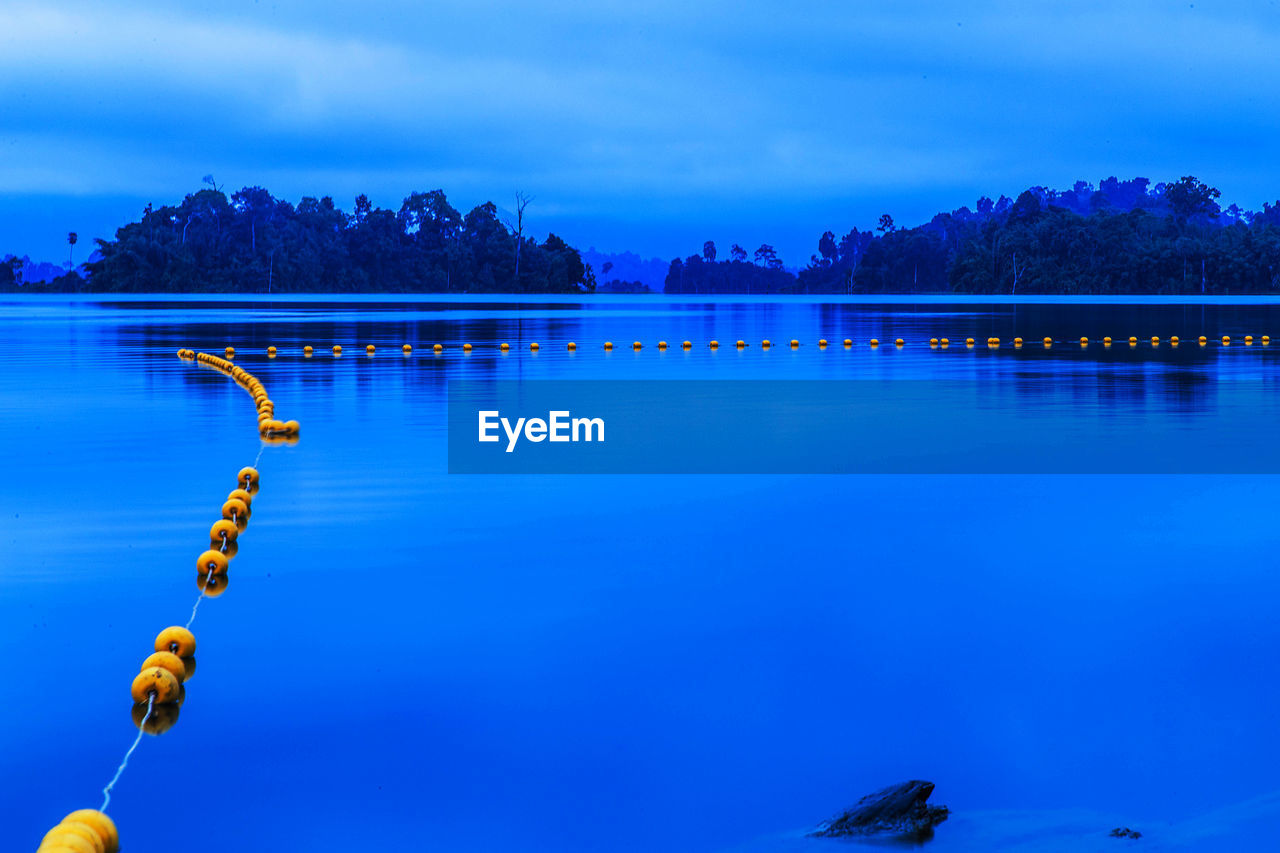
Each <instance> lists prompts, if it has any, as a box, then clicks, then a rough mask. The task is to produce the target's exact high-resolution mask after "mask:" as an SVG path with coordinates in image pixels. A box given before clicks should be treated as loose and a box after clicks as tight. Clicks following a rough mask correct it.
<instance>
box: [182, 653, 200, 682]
mask: <svg viewBox="0 0 1280 853" xmlns="http://www.w3.org/2000/svg"><path fill="white" fill-rule="evenodd" d="M178 660H180V661H182V683H183V684H186V683H187V682H188V681H190V680H191V676H193V675H195V674H196V659H195V658H178Z"/></svg>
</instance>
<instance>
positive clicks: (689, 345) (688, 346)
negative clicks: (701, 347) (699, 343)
mask: <svg viewBox="0 0 1280 853" xmlns="http://www.w3.org/2000/svg"><path fill="white" fill-rule="evenodd" d="M680 348H681V349H692V348H693V341H685V342H684V343H682V344H681V345H680Z"/></svg>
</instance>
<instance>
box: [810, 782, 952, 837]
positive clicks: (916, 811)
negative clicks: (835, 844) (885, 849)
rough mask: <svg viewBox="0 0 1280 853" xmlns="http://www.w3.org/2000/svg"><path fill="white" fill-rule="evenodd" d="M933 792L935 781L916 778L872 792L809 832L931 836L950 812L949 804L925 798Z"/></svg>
mask: <svg viewBox="0 0 1280 853" xmlns="http://www.w3.org/2000/svg"><path fill="white" fill-rule="evenodd" d="M932 793H933V783H932V782H923V781H920V780H919V779H913V780H912V781H910V782H902V783H900V784H897V785H890V786H889V787H888V788H885V789H884V790H883V791H876V792H875V793H874V794H868V795H867V796H865V797H863V798H862V799H860V800H858V802H856V803H854V804H853V805H852V806H850V807H849V808H847V809H845V810H844V811H843V812H842V813H841V814H839V815H837V816H836V817H833V818H832V819H831V820H828V821H825V822H823V823H822V824H820V825H819V826H818V828H817V829H815V830H814V831H813V832H811V833H809V835H811V836H813V837H815V838H845V837H848V836H856V835H905V836H913V837H915V838H928V837H930V836H932V835H933V828H934V827H935V826H937V825H938V824H940V823H942V822H943V821H944V820H946V819H947V815H948V814H950V812H949V810H948V809H947V807H946V806H931V805H929V804H928V803H926V802H925V801H926V800H928V799H929V795H930V794H932Z"/></svg>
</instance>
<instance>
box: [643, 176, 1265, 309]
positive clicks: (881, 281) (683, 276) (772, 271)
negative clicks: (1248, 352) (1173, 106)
mask: <svg viewBox="0 0 1280 853" xmlns="http://www.w3.org/2000/svg"><path fill="white" fill-rule="evenodd" d="M1220 195H1221V194H1220V193H1219V191H1218V190H1217V189H1215V188H1213V187H1210V186H1208V185H1206V184H1204V183H1202V182H1201V181H1198V180H1197V179H1196V178H1194V177H1190V176H1188V177H1184V178H1182V179H1180V180H1178V181H1175V182H1172V183H1160V184H1156V185H1155V186H1152V185H1151V182H1150V181H1149V180H1147V179H1146V178H1134V179H1133V180H1129V181H1120V180H1117V179H1116V178H1107V179H1106V180H1104V181H1102V183H1101V184H1099V185H1098V186H1097V187H1096V188H1095V187H1094V186H1093V185H1092V184H1089V183H1086V182H1084V181H1080V182H1077V183H1076V184H1075V186H1074V187H1072V189H1070V190H1068V191H1066V192H1058V191H1055V190H1050V189H1046V188H1044V187H1032V188H1031V189H1029V190H1027V191H1026V192H1023V193H1022V194H1021V195H1019V196H1018V197H1017V199H1014V200H1011V199H1009V198H1007V197H1005V196H1001V197H1000V198H999V199H998V200H996V201H992V200H991V199H989V198H982V199H979V200H978V202H977V205H976V209H973V210H971V209H969V208H968V207H962V208H960V209H959V210H954V211H952V212H951V213H940V214H938V215H937V216H935V217H934V218H933V219H932V220H930V221H929V222H927V223H925V224H924V225H920V226H917V227H915V228H898V227H897V226H896V225H895V224H894V222H893V218H892V217H891V216H889V215H888V214H885V215H884V216H881V217H880V222H879V225H878V226H877V227H876V228H875V230H874V231H859V230H858V229H857V228H854V229H853V230H851V231H850V232H849V233H848V234H845V235H844V236H843V237H840V238H837V237H836V236H835V234H834V233H833V232H831V231H827V232H826V233H824V234H823V235H822V236H821V237H820V238H819V240H818V253H817V254H815V255H813V256H812V258H811V259H810V261H809V264H808V266H807V267H805V268H804V269H802V270H800V272H799V274H798V275H795V274H793V273H791V272H790V271H788V270H786V269H784V268H783V265H782V262H781V261H779V260H778V258H777V256H776V253H775V252H774V251H773V249H772V248H771V247H770V246H767V245H766V246H761V247H760V248H759V249H757V250H756V251H755V253H754V256H753V259H752V260H751V261H750V262H749V261H748V260H747V253H746V250H744V249H742V248H741V247H740V246H737V245H735V246H734V247H733V250H732V254H731V256H730V258H729V259H728V260H719V261H718V260H717V259H716V258H717V252H716V247H715V244H714V243H706V244H704V245H703V250H702V253H701V254H700V255H691V256H689V257H688V258H685V259H683V260H682V259H679V258H677V259H676V260H673V261H672V262H671V266H670V269H669V270H668V272H667V279H666V292H667V293H947V292H951V293H993V294H994V293H1000V294H1018V293H1026V294H1034V293H1054V294H1077V293H1078V294H1084V293H1088V294H1128V293H1204V294H1221V293H1271V292H1277V291H1280V202H1277V204H1276V205H1271V204H1264V205H1263V209H1262V210H1261V211H1260V212H1257V213H1250V212H1247V211H1243V210H1241V209H1240V208H1239V207H1237V206H1236V205H1234V204H1233V205H1231V206H1229V207H1227V208H1226V209H1223V208H1221V207H1220V206H1219V205H1218V202H1217V199H1218V198H1219V197H1220Z"/></svg>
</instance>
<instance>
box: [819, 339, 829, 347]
mask: <svg viewBox="0 0 1280 853" xmlns="http://www.w3.org/2000/svg"><path fill="white" fill-rule="evenodd" d="M818 346H820V347H822V348H823V349H826V348H827V339H826V338H818Z"/></svg>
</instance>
